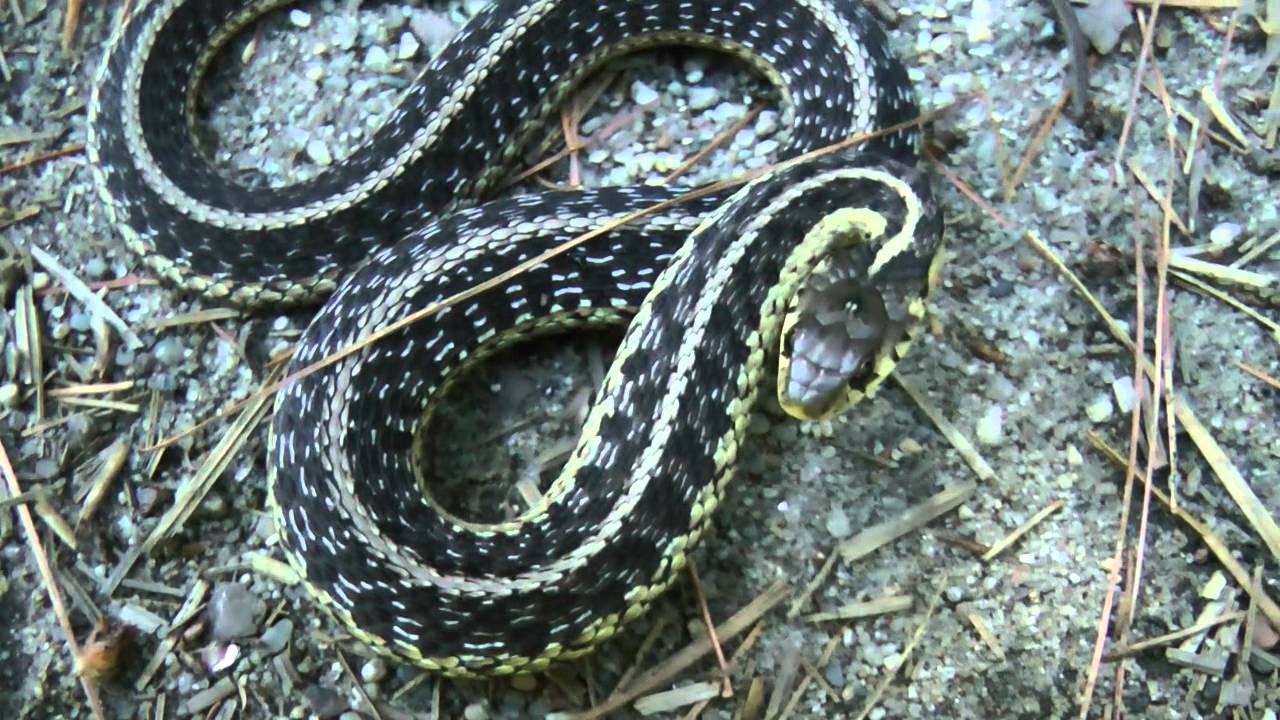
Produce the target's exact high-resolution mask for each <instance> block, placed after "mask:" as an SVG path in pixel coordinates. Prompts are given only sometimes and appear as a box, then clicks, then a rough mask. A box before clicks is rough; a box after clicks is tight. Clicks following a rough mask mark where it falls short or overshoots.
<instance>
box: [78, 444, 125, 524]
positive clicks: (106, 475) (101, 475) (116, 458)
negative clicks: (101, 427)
mask: <svg viewBox="0 0 1280 720" xmlns="http://www.w3.org/2000/svg"><path fill="white" fill-rule="evenodd" d="M104 455H105V457H104V458H103V460H102V467H100V468H99V469H98V472H97V473H96V474H95V475H94V477H93V481H92V482H91V483H89V491H88V492H87V493H86V494H85V496H84V501H83V502H81V503H80V517H78V518H76V527H77V528H79V527H81V526H83V525H85V524H87V523H90V522H93V516H94V513H96V512H97V510H98V506H99V504H100V503H101V502H102V500H103V498H105V497H107V493H108V491H109V490H110V489H111V488H112V487H114V481H115V479H116V477H117V476H118V475H119V474H120V471H121V470H123V469H124V466H125V463H126V462H128V460H129V437H128V436H127V435H125V436H121V437H120V438H119V439H117V440H116V441H115V442H114V443H112V445H111V447H109V448H107V451H106V452H105V453H104Z"/></svg>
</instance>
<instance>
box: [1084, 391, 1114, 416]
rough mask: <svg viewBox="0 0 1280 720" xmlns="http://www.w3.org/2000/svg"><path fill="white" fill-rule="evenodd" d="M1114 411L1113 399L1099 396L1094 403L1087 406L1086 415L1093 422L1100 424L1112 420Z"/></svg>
mask: <svg viewBox="0 0 1280 720" xmlns="http://www.w3.org/2000/svg"><path fill="white" fill-rule="evenodd" d="M1114 410H1115V408H1114V407H1113V406H1112V405H1111V398H1109V397H1107V396H1106V395H1099V396H1098V397H1097V398H1096V399H1094V401H1093V402H1091V403H1089V404H1088V405H1086V406H1085V408H1084V414H1085V415H1087V416H1088V417H1089V419H1090V420H1092V421H1093V422H1096V423H1100V422H1102V421H1103V420H1107V419H1108V418H1110V417H1111V413H1112V412H1113V411H1114Z"/></svg>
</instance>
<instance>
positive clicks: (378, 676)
mask: <svg viewBox="0 0 1280 720" xmlns="http://www.w3.org/2000/svg"><path fill="white" fill-rule="evenodd" d="M386 676H387V661H386V660H383V659H382V658H370V659H369V661H368V662H366V663H365V664H364V665H361V666H360V679H361V680H363V681H365V682H367V683H377V682H382V679H383V678H385V677H386Z"/></svg>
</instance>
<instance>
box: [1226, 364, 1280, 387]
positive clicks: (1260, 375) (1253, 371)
mask: <svg viewBox="0 0 1280 720" xmlns="http://www.w3.org/2000/svg"><path fill="white" fill-rule="evenodd" d="M1236 367H1238V368H1240V369H1241V370H1243V371H1245V372H1247V373H1249V374H1250V375H1252V376H1254V377H1255V378H1257V379H1259V380H1261V381H1262V382H1264V383H1266V384H1268V385H1270V386H1271V387H1273V388H1275V389H1277V390H1280V380H1276V379H1275V378H1273V377H1271V376H1270V375H1268V374H1266V373H1265V372H1263V371H1262V370H1259V369H1258V368H1256V367H1254V366H1252V365H1247V364H1245V363H1242V362H1240V361H1239V360H1237V361H1236Z"/></svg>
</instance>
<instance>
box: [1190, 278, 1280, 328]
mask: <svg viewBox="0 0 1280 720" xmlns="http://www.w3.org/2000/svg"><path fill="white" fill-rule="evenodd" d="M1169 274H1170V275H1171V276H1172V277H1173V279H1175V280H1177V281H1178V282H1180V283H1182V284H1184V285H1187V286H1189V287H1191V288H1192V289H1194V290H1195V291H1196V292H1199V293H1202V294H1204V295H1206V296H1208V297H1211V298H1213V299H1214V300H1217V301H1218V302H1220V303H1222V304H1223V305H1228V306H1230V307H1231V308H1232V309H1234V310H1236V311H1237V312H1239V313H1240V314H1242V315H1245V316H1246V317H1248V318H1249V319H1250V320H1253V321H1254V322H1256V323H1258V324H1259V325H1261V326H1262V327H1264V328H1266V329H1267V330H1269V331H1271V337H1272V338H1273V339H1274V340H1275V341H1276V342H1280V324H1277V323H1276V322H1275V321H1273V320H1272V319H1271V318H1269V317H1267V316H1265V315H1263V314H1262V313H1260V312H1258V311H1257V310H1254V309H1253V308H1251V307H1249V306H1248V305H1245V304H1244V303H1243V302H1241V301H1239V300H1237V299H1235V298H1234V297H1232V296H1230V295H1228V294H1226V293H1225V292H1223V291H1221V290H1219V289H1217V288H1215V287H1213V286H1212V285H1209V284H1208V283H1206V282H1204V281H1202V280H1200V279H1199V278H1197V277H1196V276H1194V275H1189V274H1187V273H1185V272H1182V271H1180V270H1170V271H1169Z"/></svg>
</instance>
